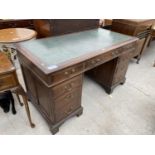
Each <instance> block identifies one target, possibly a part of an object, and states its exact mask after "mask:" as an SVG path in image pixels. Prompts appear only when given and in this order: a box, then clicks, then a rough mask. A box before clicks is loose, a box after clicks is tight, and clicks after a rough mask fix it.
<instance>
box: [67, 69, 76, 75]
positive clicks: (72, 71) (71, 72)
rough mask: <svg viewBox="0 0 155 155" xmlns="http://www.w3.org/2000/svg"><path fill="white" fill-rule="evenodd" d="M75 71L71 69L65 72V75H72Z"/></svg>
mask: <svg viewBox="0 0 155 155" xmlns="http://www.w3.org/2000/svg"><path fill="white" fill-rule="evenodd" d="M75 71H76V70H75V69H74V68H73V69H71V71H70V72H69V71H66V72H65V75H69V74H73V73H75Z"/></svg>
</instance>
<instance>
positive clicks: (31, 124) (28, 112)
mask: <svg viewBox="0 0 155 155" xmlns="http://www.w3.org/2000/svg"><path fill="white" fill-rule="evenodd" d="M22 97H23V102H24V105H25V110H26V114H27V117H28V119H29V123H30V126H31V127H32V128H34V127H35V124H34V123H32V120H31V115H30V109H29V106H28V101H27V97H26V96H23V95H22Z"/></svg>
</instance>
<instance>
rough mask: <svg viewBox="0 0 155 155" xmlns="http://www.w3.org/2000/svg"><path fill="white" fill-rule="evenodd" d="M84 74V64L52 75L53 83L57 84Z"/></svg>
mask: <svg viewBox="0 0 155 155" xmlns="http://www.w3.org/2000/svg"><path fill="white" fill-rule="evenodd" d="M81 72H83V63H81V64H77V65H75V66H72V67H69V68H66V69H63V70H61V71H58V72H56V73H54V74H53V75H52V83H53V84H57V83H59V82H62V81H65V80H66V79H69V78H71V77H74V76H76V75H78V74H80V73H81Z"/></svg>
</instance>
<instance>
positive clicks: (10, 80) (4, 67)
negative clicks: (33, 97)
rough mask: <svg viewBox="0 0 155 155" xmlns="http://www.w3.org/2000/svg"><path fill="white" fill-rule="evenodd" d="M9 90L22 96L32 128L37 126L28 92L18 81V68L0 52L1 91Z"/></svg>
mask: <svg viewBox="0 0 155 155" xmlns="http://www.w3.org/2000/svg"><path fill="white" fill-rule="evenodd" d="M7 90H11V91H12V92H14V93H16V95H17V96H18V95H21V96H22V98H23V102H24V105H25V109H26V113H27V116H28V119H29V123H30V125H31V127H32V128H33V127H35V125H34V123H32V121H31V115H30V110H29V106H28V102H27V96H26V93H25V91H24V89H23V88H22V86H21V85H20V83H19V82H18V78H17V74H16V69H15V67H14V66H13V65H12V63H11V62H10V61H9V59H8V57H7V56H6V55H5V54H4V53H1V52H0V92H3V91H7Z"/></svg>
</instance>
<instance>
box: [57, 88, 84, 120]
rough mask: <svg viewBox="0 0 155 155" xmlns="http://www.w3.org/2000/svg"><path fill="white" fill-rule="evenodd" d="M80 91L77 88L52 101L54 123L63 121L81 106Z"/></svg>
mask: <svg viewBox="0 0 155 155" xmlns="http://www.w3.org/2000/svg"><path fill="white" fill-rule="evenodd" d="M81 89H82V88H81V87H78V88H76V89H74V90H73V91H72V92H71V93H68V94H65V95H64V96H62V97H60V98H58V99H56V100H55V101H54V104H55V119H56V122H58V121H60V120H62V119H64V118H65V117H67V116H68V115H70V114H71V113H72V112H74V111H75V110H76V109H78V108H79V107H80V106H81V93H82V90H81Z"/></svg>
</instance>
